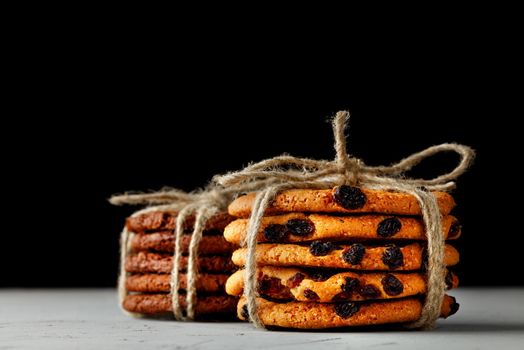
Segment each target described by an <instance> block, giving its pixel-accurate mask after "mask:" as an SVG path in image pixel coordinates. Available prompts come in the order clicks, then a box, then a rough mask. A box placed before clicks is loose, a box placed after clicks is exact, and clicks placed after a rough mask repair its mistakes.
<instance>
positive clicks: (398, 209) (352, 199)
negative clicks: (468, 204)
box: [228, 186, 455, 218]
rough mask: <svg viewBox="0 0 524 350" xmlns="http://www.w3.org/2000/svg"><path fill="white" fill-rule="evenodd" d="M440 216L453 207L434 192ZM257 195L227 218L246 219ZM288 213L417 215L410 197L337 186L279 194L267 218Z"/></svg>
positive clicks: (236, 203)
mask: <svg viewBox="0 0 524 350" xmlns="http://www.w3.org/2000/svg"><path fill="white" fill-rule="evenodd" d="M433 194H434V195H435V197H436V198H437V202H438V205H439V208H440V211H441V213H442V214H443V215H447V214H449V212H450V211H451V209H453V207H454V206H455V201H454V200H453V197H451V195H450V194H448V193H445V192H433ZM255 197H256V193H248V194H247V195H244V196H241V197H238V198H237V199H235V200H234V201H233V202H232V203H231V204H230V205H229V209H228V211H229V214H231V215H233V216H236V217H241V218H246V217H249V215H250V214H251V207H252V206H253V202H254V201H255ZM289 212H299V213H300V212H306V213H311V212H313V213H381V214H398V215H420V214H421V212H420V207H419V205H418V202H417V200H416V199H415V197H413V196H412V195H410V194H406V193H401V192H392V191H380V190H369V189H361V188H358V187H351V186H338V187H335V188H333V189H328V190H309V189H294V190H286V191H282V192H281V193H279V194H278V195H277V196H276V197H275V199H274V200H273V201H272V202H271V204H270V206H269V207H268V209H267V211H266V215H275V214H281V213H289Z"/></svg>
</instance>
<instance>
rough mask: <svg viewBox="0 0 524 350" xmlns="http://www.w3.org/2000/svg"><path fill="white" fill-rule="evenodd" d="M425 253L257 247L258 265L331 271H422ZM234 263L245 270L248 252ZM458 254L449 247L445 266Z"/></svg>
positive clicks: (236, 255)
mask: <svg viewBox="0 0 524 350" xmlns="http://www.w3.org/2000/svg"><path fill="white" fill-rule="evenodd" d="M423 252H424V249H423V247H422V245H421V244H419V243H412V244H408V245H405V246H397V245H393V244H390V245H387V246H365V245H363V244H360V243H355V244H351V245H337V244H334V243H331V242H319V241H315V242H312V243H311V245H310V246H301V245H297V244H273V243H266V244H258V245H257V248H256V255H257V262H258V264H259V265H262V266H265V265H272V266H305V267H307V266H309V267H330V268H337V269H355V270H378V271H387V270H397V271H413V270H419V269H420V268H421V267H422V264H423V260H424V257H423V255H424V254H423ZM232 260H233V262H234V263H235V265H237V266H243V265H244V264H245V260H246V248H241V249H238V250H236V251H234V252H233V256H232ZM458 261H459V253H458V251H457V250H456V249H455V248H454V247H452V246H450V245H448V244H446V246H445V251H444V263H445V264H446V266H453V265H456V264H457V263H458Z"/></svg>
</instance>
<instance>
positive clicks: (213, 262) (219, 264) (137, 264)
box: [125, 252, 236, 273]
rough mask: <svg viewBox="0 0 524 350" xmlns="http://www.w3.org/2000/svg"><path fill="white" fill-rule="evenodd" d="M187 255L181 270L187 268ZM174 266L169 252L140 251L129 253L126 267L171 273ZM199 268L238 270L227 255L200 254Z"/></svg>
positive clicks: (205, 269)
mask: <svg viewBox="0 0 524 350" xmlns="http://www.w3.org/2000/svg"><path fill="white" fill-rule="evenodd" d="M187 260H188V258H187V256H182V259H180V270H185V269H186V268H187ZM172 268H173V256H171V255H168V254H156V253H146V252H140V253H138V254H132V255H129V256H128V257H127V258H126V262H125V269H126V271H127V272H133V273H171V269H172ZM198 269H199V271H202V272H220V273H227V272H232V271H235V270H236V267H235V266H234V265H233V263H232V262H231V259H230V258H229V257H225V256H200V257H198Z"/></svg>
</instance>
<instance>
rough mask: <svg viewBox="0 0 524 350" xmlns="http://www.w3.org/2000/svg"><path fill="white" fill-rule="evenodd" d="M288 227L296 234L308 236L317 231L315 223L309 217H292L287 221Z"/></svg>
mask: <svg viewBox="0 0 524 350" xmlns="http://www.w3.org/2000/svg"><path fill="white" fill-rule="evenodd" d="M286 227H287V229H288V230H289V232H291V234H292V235H295V236H307V235H310V234H312V233H313V231H315V225H314V224H313V223H312V222H311V220H307V219H291V220H289V221H288V222H287V224H286Z"/></svg>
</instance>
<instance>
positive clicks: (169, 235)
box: [131, 231, 235, 255]
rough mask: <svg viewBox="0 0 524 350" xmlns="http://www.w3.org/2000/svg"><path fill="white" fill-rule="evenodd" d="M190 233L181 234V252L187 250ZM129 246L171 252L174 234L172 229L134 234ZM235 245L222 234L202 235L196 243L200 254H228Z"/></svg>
mask: <svg viewBox="0 0 524 350" xmlns="http://www.w3.org/2000/svg"><path fill="white" fill-rule="evenodd" d="M191 237H192V236H191V235H183V236H182V240H181V241H182V244H181V248H182V252H183V253H187V252H188V251H189V243H190V241H191ZM131 248H132V249H133V250H134V251H143V250H152V251H155V252H165V253H173V251H174V249H175V236H174V234H173V231H161V232H154V233H141V234H135V235H133V237H132V238H131ZM234 249H235V245H234V244H231V243H229V242H227V241H226V240H225V239H224V237H223V236H222V235H218V236H203V237H202V239H201V240H200V244H199V245H198V253H199V254H201V255H211V254H230V253H231V252H232V251H233V250H234Z"/></svg>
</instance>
